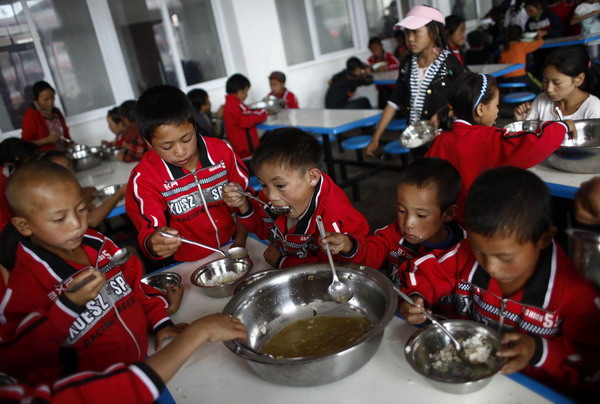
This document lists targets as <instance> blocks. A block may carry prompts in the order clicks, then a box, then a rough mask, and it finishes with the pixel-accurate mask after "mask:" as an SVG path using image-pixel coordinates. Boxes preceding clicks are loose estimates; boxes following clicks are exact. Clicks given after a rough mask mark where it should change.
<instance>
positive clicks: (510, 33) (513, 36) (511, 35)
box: [504, 25, 523, 50]
mask: <svg viewBox="0 0 600 404" xmlns="http://www.w3.org/2000/svg"><path fill="white" fill-rule="evenodd" d="M521 36H523V28H521V27H520V26H519V25H509V26H508V28H506V32H505V33H504V50H509V49H510V43H511V42H514V41H519V40H520V39H521Z"/></svg>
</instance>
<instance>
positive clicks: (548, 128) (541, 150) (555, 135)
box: [490, 122, 568, 168]
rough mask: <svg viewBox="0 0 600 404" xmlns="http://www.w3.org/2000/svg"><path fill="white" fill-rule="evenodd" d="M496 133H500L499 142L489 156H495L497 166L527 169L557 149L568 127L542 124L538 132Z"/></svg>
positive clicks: (561, 124)
mask: <svg viewBox="0 0 600 404" xmlns="http://www.w3.org/2000/svg"><path fill="white" fill-rule="evenodd" d="M497 131H499V132H500V136H501V137H500V142H495V143H496V145H497V146H496V147H497V149H496V150H493V149H492V153H490V155H491V156H496V158H497V159H498V164H501V165H511V166H515V167H520V168H529V167H533V166H535V165H536V164H539V163H541V162H542V161H544V159H546V157H548V156H549V155H550V154H552V153H553V152H554V151H555V150H556V149H558V148H559V146H560V144H561V143H562V142H563V140H564V139H565V135H566V134H567V132H568V127H567V125H566V124H565V123H563V122H544V123H543V124H542V125H541V127H540V129H539V131H538V132H527V131H524V132H517V133H513V134H510V133H509V132H508V131H506V130H505V129H497ZM492 136H496V134H492Z"/></svg>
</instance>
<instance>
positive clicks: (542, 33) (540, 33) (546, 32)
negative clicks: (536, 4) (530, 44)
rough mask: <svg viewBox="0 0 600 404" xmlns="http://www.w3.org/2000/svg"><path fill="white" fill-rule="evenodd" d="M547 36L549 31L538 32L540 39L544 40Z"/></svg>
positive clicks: (541, 30)
mask: <svg viewBox="0 0 600 404" xmlns="http://www.w3.org/2000/svg"><path fill="white" fill-rule="evenodd" d="M547 34H548V31H546V30H544V29H540V30H539V31H538V32H537V36H538V38H543V37H545V36H546V35H547Z"/></svg>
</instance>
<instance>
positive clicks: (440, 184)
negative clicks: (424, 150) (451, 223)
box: [398, 157, 460, 213]
mask: <svg viewBox="0 0 600 404" xmlns="http://www.w3.org/2000/svg"><path fill="white" fill-rule="evenodd" d="M398 184H408V185H414V186H416V187H417V188H420V189H421V188H427V187H429V186H431V185H433V186H434V187H435V189H436V190H437V202H438V205H440V209H441V210H442V213H443V212H445V211H446V209H448V208H449V207H450V206H452V205H454V204H455V203H456V199H457V198H458V194H459V192H460V174H459V172H458V170H457V169H456V168H455V167H454V166H453V165H452V164H451V163H450V162H449V161H447V160H444V159H441V158H437V157H421V158H418V159H416V160H414V161H413V162H412V163H410V164H409V166H408V167H406V169H405V170H404V171H402V173H401V174H400V179H399V181H398Z"/></svg>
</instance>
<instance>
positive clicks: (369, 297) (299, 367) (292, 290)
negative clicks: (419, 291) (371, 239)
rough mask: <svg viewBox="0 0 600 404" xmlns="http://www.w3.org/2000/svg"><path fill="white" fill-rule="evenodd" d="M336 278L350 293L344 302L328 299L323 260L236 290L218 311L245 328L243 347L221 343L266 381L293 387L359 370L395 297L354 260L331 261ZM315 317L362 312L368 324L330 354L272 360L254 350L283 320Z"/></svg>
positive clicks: (327, 275)
mask: <svg viewBox="0 0 600 404" xmlns="http://www.w3.org/2000/svg"><path fill="white" fill-rule="evenodd" d="M336 269H337V271H338V276H339V278H340V280H341V281H342V282H344V283H345V284H347V285H348V286H349V287H350V288H351V289H352V291H353V292H354V297H353V298H352V299H351V300H350V301H349V302H347V303H338V302H335V301H333V300H332V299H331V297H330V296H329V294H328V293H327V287H328V286H329V284H330V283H331V279H332V275H331V269H330V267H329V265H328V264H314V265H303V266H299V267H295V268H290V269H286V270H285V271H279V272H277V273H273V274H270V275H268V276H266V277H264V278H262V279H259V280H257V281H256V282H255V283H253V284H251V285H249V286H248V287H246V288H244V289H242V290H240V291H238V293H237V294H236V295H235V296H234V297H233V298H232V299H231V300H230V301H229V302H228V303H227V305H226V306H225V308H224V309H223V313H225V314H230V315H233V316H235V317H238V318H239V319H240V320H241V321H242V323H243V324H244V325H245V326H246V329H247V330H248V338H249V340H248V342H247V345H248V346H249V347H250V348H252V349H245V348H244V346H243V345H241V344H239V343H237V342H235V341H228V342H225V345H226V346H227V347H228V348H229V349H231V350H232V351H233V352H234V353H236V354H237V355H238V356H240V357H242V358H243V359H245V360H246V361H247V362H248V364H249V365H250V367H251V368H252V369H253V370H254V371H255V372H256V373H257V374H258V375H259V376H261V377H262V378H264V379H265V380H267V381H269V382H271V383H276V384H285V385H293V386H316V385H321V384H327V383H332V382H334V381H337V380H340V379H342V378H344V377H346V376H348V375H350V374H352V373H354V372H356V371H357V370H358V369H360V368H361V367H362V366H363V365H364V364H365V363H367V362H368V361H369V360H370V359H371V357H372V356H373V355H374V354H375V352H377V349H378V348H379V345H380V343H381V340H382V338H383V332H384V329H385V327H386V325H387V324H388V323H389V322H390V320H391V319H392V317H393V315H394V311H395V310H396V305H397V302H398V299H397V298H396V295H395V293H394V291H393V284H392V283H391V281H390V280H389V279H388V278H387V277H386V276H385V275H383V274H382V273H380V272H378V271H375V270H374V269H371V268H367V267H364V266H358V265H353V264H348V265H336ZM315 313H316V314H317V315H327V316H338V317H344V316H348V317H350V316H352V317H356V316H366V317H367V318H368V320H369V322H370V323H371V325H372V328H371V329H370V330H369V331H368V332H367V334H365V335H364V336H363V337H361V338H359V339H358V340H356V341H355V342H354V344H353V345H352V346H351V347H349V348H346V349H342V350H340V351H338V352H332V353H331V354H329V355H321V356H309V357H303V358H273V357H270V356H268V355H261V354H258V353H257V352H256V351H260V349H261V347H262V346H263V345H264V344H265V343H266V341H267V340H268V339H269V338H270V337H271V336H272V335H273V334H275V333H276V332H277V331H279V330H281V329H282V328H283V327H285V326H287V325H288V324H290V323H292V322H294V321H296V320H299V319H302V318H307V317H310V316H313V315H314V314H315Z"/></svg>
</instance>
